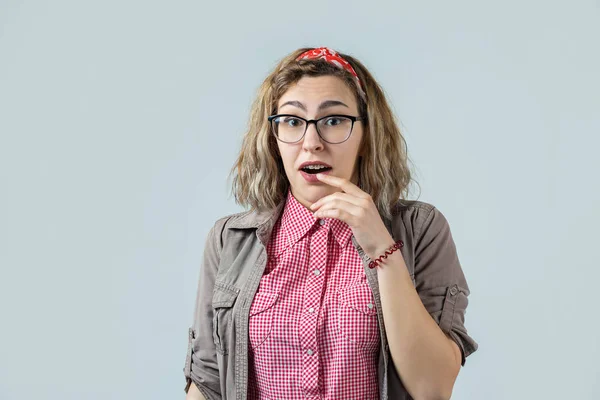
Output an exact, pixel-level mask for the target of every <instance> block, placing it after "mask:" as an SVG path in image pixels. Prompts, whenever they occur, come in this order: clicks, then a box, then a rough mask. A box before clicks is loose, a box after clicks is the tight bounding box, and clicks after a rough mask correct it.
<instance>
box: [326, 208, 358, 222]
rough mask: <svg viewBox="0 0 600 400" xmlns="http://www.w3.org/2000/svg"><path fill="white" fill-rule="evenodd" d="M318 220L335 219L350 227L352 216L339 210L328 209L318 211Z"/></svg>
mask: <svg viewBox="0 0 600 400" xmlns="http://www.w3.org/2000/svg"><path fill="white" fill-rule="evenodd" d="M318 217H319V218H335V219H339V220H340V221H343V222H345V223H346V224H348V225H349V226H352V223H353V221H354V216H353V215H352V214H350V213H349V212H348V211H346V210H343V209H341V208H329V209H327V210H319V214H318Z"/></svg>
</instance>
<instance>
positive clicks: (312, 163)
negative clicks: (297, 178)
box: [298, 160, 333, 170]
mask: <svg viewBox="0 0 600 400" xmlns="http://www.w3.org/2000/svg"><path fill="white" fill-rule="evenodd" d="M315 164H318V165H324V166H326V167H329V168H333V167H332V166H331V165H329V164H327V163H326V162H323V161H319V160H315V161H304V162H303V163H302V164H300V167H298V169H299V170H301V169H302V168H304V167H306V166H307V165H315Z"/></svg>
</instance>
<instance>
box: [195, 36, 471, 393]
mask: <svg viewBox="0 0 600 400" xmlns="http://www.w3.org/2000/svg"><path fill="white" fill-rule="evenodd" d="M404 144H405V142H404V138H403V137H402V135H401V133H400V130H399V128H398V125H397V123H396V121H395V118H394V115H393V114H392V111H391V110H390V107H389V106H388V103H387V101H386V99H385V96H384V94H383V91H382V90H381V88H380V86H379V85H378V84H377V82H376V81H375V79H374V78H373V77H372V75H371V74H370V73H369V72H368V71H367V69H366V68H365V67H364V66H363V64H362V63H360V62H359V61H358V60H356V59H355V58H353V57H350V56H349V55H345V54H340V53H337V52H335V51H334V50H332V49H329V48H323V47H322V48H316V49H308V48H303V49H299V50H296V51H294V52H293V53H291V54H290V55H288V56H287V57H285V58H284V59H283V60H282V61H281V62H280V63H279V64H278V65H277V67H276V68H275V70H274V71H273V72H272V73H271V74H270V75H269V76H268V77H267V78H266V80H265V81H264V83H263V84H262V86H261V88H260V92H259V95H258V98H257V99H256V101H255V103H254V105H253V108H252V111H251V116H250V125H249V130H248V132H247V133H246V135H245V137H244V142H243V145H242V149H241V152H240V154H239V158H238V160H237V162H236V165H235V166H234V168H233V169H232V173H234V175H235V177H234V182H233V193H234V195H235V198H236V201H237V202H238V204H241V205H244V206H250V210H249V211H246V212H242V213H237V214H233V215H229V216H226V217H223V218H220V219H219V220H217V221H216V223H215V224H214V226H213V227H212V229H211V230H210V232H209V234H208V238H207V241H206V247H205V250H204V261H203V263H202V266H201V270H200V280H199V286H198V296H197V302H196V307H195V313H194V322H193V326H192V327H191V328H190V330H189V346H188V354H187V359H186V364H185V367H184V373H185V377H186V380H187V385H186V387H185V391H186V393H187V398H188V399H203V398H204V399H208V400H212V399H237V400H239V399H270V400H272V399H361V400H362V399H394V400H395V399H411V398H414V399H448V398H450V395H451V393H452V389H453V385H454V382H455V380H456V377H457V375H458V372H459V370H460V367H461V365H464V363H465V358H466V357H467V356H468V355H470V354H471V353H473V352H474V351H475V350H477V347H478V345H477V343H476V342H475V341H474V340H473V339H472V338H471V337H470V336H469V335H468V333H467V330H466V328H465V325H464V319H465V318H464V317H465V311H466V308H467V304H468V299H467V297H468V295H469V287H468V285H467V282H466V280H465V276H464V274H463V271H462V269H461V266H460V263H459V260H458V256H457V252H456V248H455V245H454V242H453V239H452V235H451V233H450V228H449V226H448V222H447V220H446V219H445V217H444V216H443V215H442V213H441V212H440V211H439V210H438V209H436V208H435V207H434V206H432V205H430V204H427V203H424V202H419V201H414V200H413V201H409V200H405V197H406V196H407V194H408V186H409V183H410V181H411V176H410V172H409V168H408V165H407V164H408V163H407V154H406V152H405V149H404Z"/></svg>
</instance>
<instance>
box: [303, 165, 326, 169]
mask: <svg viewBox="0 0 600 400" xmlns="http://www.w3.org/2000/svg"><path fill="white" fill-rule="evenodd" d="M322 168H327V167H326V166H324V165H307V166H306V167H304V169H322Z"/></svg>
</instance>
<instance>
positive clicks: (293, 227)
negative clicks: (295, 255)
mask: <svg viewBox="0 0 600 400" xmlns="http://www.w3.org/2000/svg"><path fill="white" fill-rule="evenodd" d="M322 220H323V221H325V222H324V224H323V227H325V228H327V229H331V232H332V233H333V237H334V238H335V240H336V241H337V242H338V244H339V246H340V247H341V248H344V247H346V245H347V244H348V241H349V240H350V237H351V236H352V229H350V227H349V226H348V224H346V223H345V222H343V221H341V220H339V219H336V218H322ZM318 224H319V220H317V219H315V217H314V216H313V212H312V211H311V210H309V209H307V208H306V207H304V206H303V205H302V204H301V203H300V202H299V201H298V200H297V199H296V198H295V197H294V195H293V194H292V191H291V189H288V193H287V198H286V202H285V207H284V209H283V215H282V216H281V228H282V229H283V231H284V233H285V235H286V236H287V246H288V247H289V246H293V245H294V244H296V242H298V240H300V239H301V238H302V237H304V236H305V235H306V234H307V233H308V232H309V231H310V229H312V228H313V227H314V226H315V225H318Z"/></svg>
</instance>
